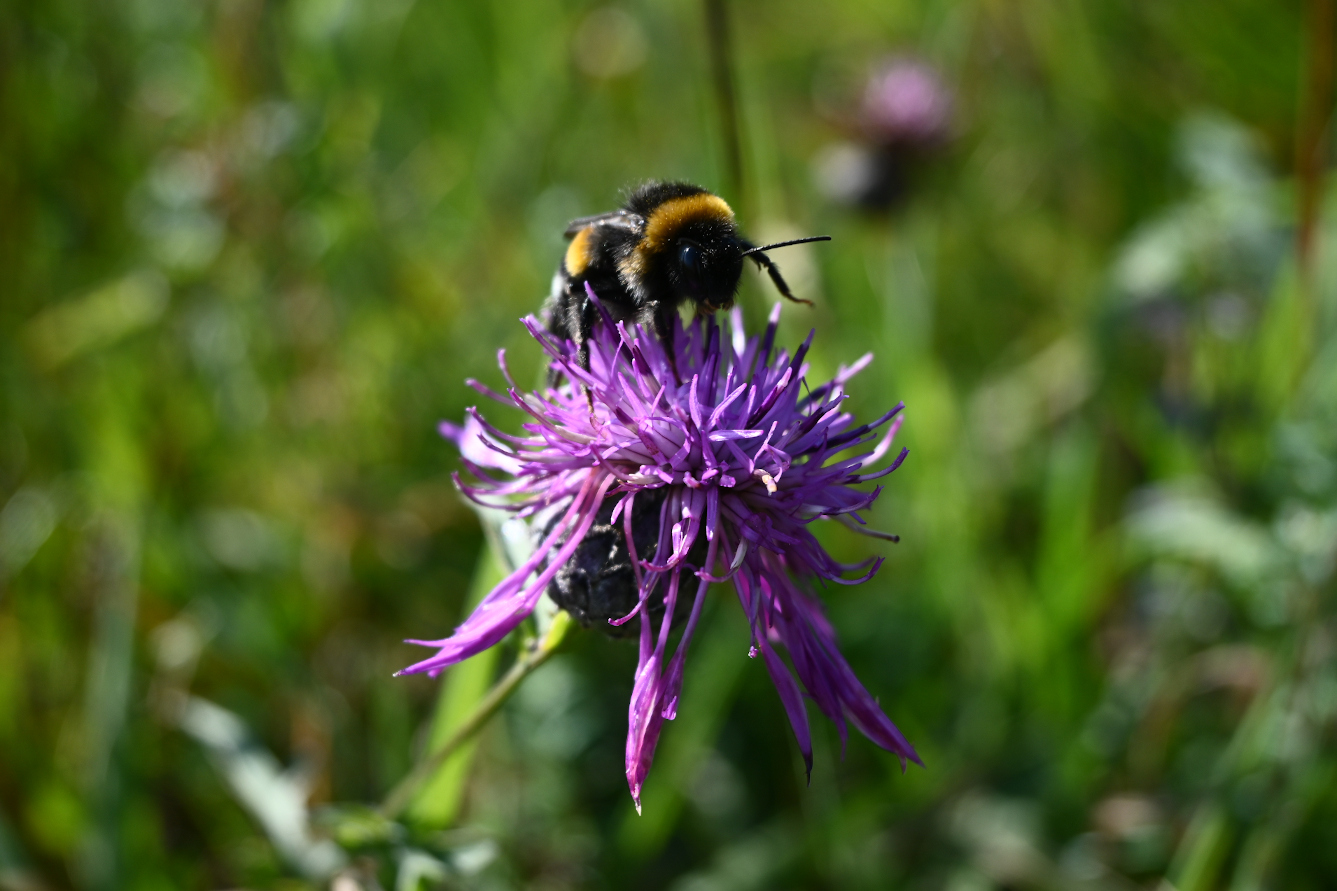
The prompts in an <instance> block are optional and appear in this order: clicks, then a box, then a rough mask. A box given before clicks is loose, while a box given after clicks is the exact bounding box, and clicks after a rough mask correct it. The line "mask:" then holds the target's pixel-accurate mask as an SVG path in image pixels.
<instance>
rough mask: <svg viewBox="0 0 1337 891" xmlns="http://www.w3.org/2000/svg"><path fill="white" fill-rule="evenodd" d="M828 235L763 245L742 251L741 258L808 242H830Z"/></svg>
mask: <svg viewBox="0 0 1337 891" xmlns="http://www.w3.org/2000/svg"><path fill="white" fill-rule="evenodd" d="M830 240H831V236H830V235H813V236H811V237H809V238H795V239H794V240H793V241H777V242H776V243H775V244H763V245H762V246H761V247H754V248H748V249H747V250H745V251H743V256H744V257H746V256H747V255H748V254H760V253H762V252H763V251H773V250H775V249H776V248H782V247H789V246H790V245H791V244H807V243H808V242H810V241H830Z"/></svg>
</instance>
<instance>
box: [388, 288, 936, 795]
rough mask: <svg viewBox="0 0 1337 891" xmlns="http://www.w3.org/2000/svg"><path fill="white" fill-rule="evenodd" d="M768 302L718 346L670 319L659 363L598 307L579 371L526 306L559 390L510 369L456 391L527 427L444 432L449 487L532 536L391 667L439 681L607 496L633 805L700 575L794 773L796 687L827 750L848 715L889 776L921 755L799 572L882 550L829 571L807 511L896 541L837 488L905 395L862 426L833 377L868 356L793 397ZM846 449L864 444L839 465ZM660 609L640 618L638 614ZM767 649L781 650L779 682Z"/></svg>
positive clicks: (643, 335)
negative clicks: (713, 591)
mask: <svg viewBox="0 0 1337 891" xmlns="http://www.w3.org/2000/svg"><path fill="white" fill-rule="evenodd" d="M779 312H780V308H779V306H777V307H776V309H775V312H774V313H773V314H772V316H771V319H770V324H769V326H768V327H767V329H766V332H765V334H764V335H763V336H762V337H760V338H746V337H744V335H743V333H742V330H741V324H740V317H739V316H738V315H737V314H735V315H734V316H733V318H732V319H731V324H730V328H731V329H732V338H731V339H730V340H728V341H726V340H725V338H724V337H723V334H722V331H721V328H720V327H719V326H718V325H717V324H716V323H715V322H714V320H713V319H708V320H703V319H700V318H698V319H697V320H696V321H694V322H693V323H692V324H691V325H689V326H687V327H686V328H684V327H682V325H681V324H680V323H676V322H675V324H676V325H677V327H676V330H675V337H674V338H673V339H672V340H671V341H670V342H671V343H672V344H675V345H676V346H675V347H674V353H673V355H672V356H670V355H669V353H668V352H667V351H666V348H665V346H664V345H663V344H662V343H661V342H660V341H659V340H658V339H657V338H655V337H654V336H653V335H651V334H649V333H647V332H646V331H644V330H642V329H640V328H637V327H634V326H628V325H626V324H625V323H619V324H617V325H614V324H613V323H612V321H611V320H610V319H608V318H607V317H606V316H605V319H604V321H605V324H604V325H602V326H596V331H595V334H594V336H593V338H592V340H591V343H590V368H589V370H585V369H583V368H581V367H580V366H579V364H578V363H577V361H576V358H575V357H576V348H575V346H574V344H571V343H569V342H567V341H562V340H558V339H556V338H554V337H553V336H552V335H551V334H549V333H548V332H546V331H545V330H544V329H543V326H542V325H541V324H540V323H539V322H538V321H537V320H536V319H534V318H533V317H530V318H527V319H525V325H526V326H527V327H528V329H529V331H530V333H531V334H532V335H533V337H534V338H535V340H537V341H538V342H539V343H540V344H541V345H542V346H543V348H544V350H545V351H546V352H547V353H548V355H549V356H550V357H551V360H552V363H553V365H554V367H555V368H556V369H558V370H559V371H561V372H562V373H564V374H565V375H566V377H567V379H568V382H567V383H565V384H563V385H561V386H559V387H557V388H549V389H547V390H544V391H542V392H533V393H525V392H522V391H521V390H520V389H519V388H518V387H516V386H515V384H514V382H513V381H511V379H510V376H509V372H507V380H508V381H509V382H511V386H510V387H509V388H508V390H507V394H506V395H505V396H503V395H501V394H497V393H493V392H491V391H488V390H487V389H486V388H484V387H482V386H481V385H479V384H477V383H476V382H471V384H472V385H473V386H474V387H475V388H477V389H479V390H480V391H481V392H483V393H485V394H486V395H489V396H491V397H493V398H495V399H497V400H499V401H502V402H507V403H513V404H514V405H516V406H518V407H519V408H521V409H523V410H524V411H525V412H527V413H528V414H529V415H531V416H532V418H533V420H532V421H531V422H529V423H526V424H524V425H523V429H524V433H523V434H522V435H518V436H515V435H510V434H506V433H503V432H502V431H500V430H497V429H496V428H494V427H491V426H490V425H489V424H488V423H487V422H486V421H485V420H484V419H483V417H482V415H481V414H480V413H479V412H478V411H477V409H471V410H470V416H469V419H468V420H467V421H466V423H465V425H464V426H463V427H462V428H461V427H458V426H456V425H453V424H443V425H442V432H443V434H445V435H446V436H447V437H448V438H450V439H452V440H453V441H454V442H455V443H456V444H457V445H458V446H459V447H460V451H461V453H462V455H463V459H464V464H465V467H466V469H467V470H468V471H469V472H470V473H471V474H472V475H473V477H474V478H475V482H473V483H471V484H465V483H462V482H460V481H459V478H458V477H457V483H458V484H459V486H460V489H461V490H462V491H463V492H464V493H465V494H466V495H467V496H468V497H469V498H471V499H473V500H475V501H477V502H478V503H480V504H484V505H487V506H489V507H501V508H505V509H508V510H511V511H514V512H515V514H516V515H518V516H520V517H524V518H531V519H533V521H534V524H533V525H534V527H535V528H536V529H543V530H546V531H545V533H544V535H543V536H542V538H543V540H542V541H541V542H540V543H539V544H538V547H537V549H536V551H535V553H534V555H533V557H532V558H530V560H529V561H528V562H526V563H525V564H523V565H521V566H520V567H518V568H517V569H516V570H515V572H513V573H512V574H511V575H510V576H508V577H507V578H506V579H504V580H503V581H502V582H501V583H500V584H499V585H498V586H497V587H496V588H495V589H494V590H493V591H492V592H491V593H490V594H488V595H487V597H486V598H484V600H483V601H482V602H481V603H480V604H479V606H478V607H477V608H476V609H475V610H474V612H473V614H472V615H470V616H469V618H468V619H467V620H466V621H465V622H464V623H463V624H462V625H460V626H459V627H458V628H457V629H456V631H455V634H454V635H452V636H451V637H448V638H445V639H443V640H433V641H411V642H412V643H418V644H422V645H424V646H432V647H438V648H439V650H438V652H437V653H436V654H435V655H434V656H432V657H431V658H429V659H425V660H423V661H422V662H419V663H417V664H415V665H412V666H410V667H409V668H406V669H405V670H404V672H403V673H413V672H428V673H430V674H432V675H436V674H437V673H439V672H440V671H442V670H443V669H445V668H447V667H449V666H451V665H454V664H455V663H457V662H459V661H461V660H463V659H466V658H468V657H469V656H472V655H474V654H475V653H478V652H480V651H482V650H484V649H486V648H488V647H490V646H492V645H493V644H496V643H497V642H499V641H500V640H502V638H504V637H505V636H506V635H507V634H508V633H509V632H510V631H511V630H512V629H513V628H515V627H516V626H517V625H518V624H519V623H520V622H521V621H522V620H523V619H524V618H525V617H526V616H527V615H529V613H530V612H531V611H532V610H533V609H534V607H535V605H536V604H537V603H538V600H539V598H540V597H541V596H542V594H543V592H544V591H545V590H546V589H547V587H548V585H549V583H550V582H551V580H552V579H553V578H554V576H555V575H556V574H557V573H558V572H559V570H560V569H561V568H562V567H563V565H564V564H565V563H566V562H567V561H568V560H569V559H570V558H571V556H572V555H573V554H574V553H575V552H576V549H577V547H578V545H579V544H580V542H581V541H582V539H583V538H584V536H585V535H586V533H587V532H589V530H590V528H591V527H592V525H593V524H594V523H595V520H596V514H597V513H598V511H599V509H600V507H601V506H602V505H603V503H604V500H605V498H609V499H615V500H616V506H615V507H614V508H613V510H612V515H611V523H612V525H614V526H617V525H618V524H619V523H621V524H622V528H623V530H624V534H625V539H626V546H627V547H628V548H629V549H630V551H631V554H630V557H631V564H632V567H633V570H634V572H635V578H636V587H637V591H638V598H639V602H638V603H636V605H635V606H634V607H633V608H632V609H631V611H630V613H629V614H628V615H627V616H625V617H623V618H621V619H616V620H613V621H614V622H615V623H618V624H621V623H623V622H626V621H628V620H630V619H632V618H634V617H636V616H637V614H639V621H640V656H639V661H638V664H637V670H636V677H635V684H634V687H633V691H632V696H631V703H630V708H629V721H628V723H629V726H628V733H627V752H626V770H627V782H628V784H629V786H630V788H631V794H632V797H633V799H634V800H635V801H636V807H637V809H638V810H639V809H640V794H641V786H642V783H643V781H644V779H645V776H646V774H647V772H648V771H649V767H650V762H651V759H652V757H653V754H654V749H655V744H656V742H657V741H658V738H659V732H660V728H661V726H662V723H663V721H664V720H665V719H668V720H672V719H673V717H674V716H675V714H676V711H677V703H678V695H679V691H680V689H681V686H682V677H683V664H684V660H685V658H686V654H687V649H688V645H689V644H690V642H691V639H692V635H693V632H694V631H695V628H696V625H697V621H698V619H699V617H700V614H701V608H702V604H703V602H704V598H705V593H706V589H707V588H708V587H709V585H710V584H711V583H712V582H724V581H731V582H732V583H733V586H734V589H735V590H736V592H737V594H738V598H739V601H740V602H741V604H742V607H743V609H744V611H745V613H746V614H747V616H748V619H749V622H750V624H751V628H752V648H751V652H750V655H752V656H756V655H758V654H759V655H761V656H762V657H763V661H764V663H765V665H766V669H767V671H768V672H769V674H770V676H771V679H772V681H773V682H774V683H775V686H776V689H777V691H778V692H779V694H780V698H781V700H782V702H783V704H784V707H785V710H786V712H787V713H788V715H789V720H790V723H791V724H792V726H793V730H794V735H795V737H796V738H797V740H798V743H799V747H800V749H801V750H802V753H803V758H804V761H805V762H806V764H807V767H808V772H809V774H811V771H812V745H811V738H810V734H809V728H808V716H807V711H806V707H805V705H804V702H803V694H804V693H806V694H807V696H808V697H810V698H811V699H813V700H814V701H815V702H816V703H817V706H818V708H819V709H821V711H822V713H823V714H825V715H826V716H827V717H828V718H830V719H831V720H832V721H834V722H835V723H836V725H837V726H838V727H839V728H840V733H841V740H842V744H843V742H844V740H845V736H846V722H847V721H848V722H850V723H853V724H854V726H855V727H857V728H858V729H859V730H860V731H861V732H863V733H864V735H866V736H867V737H868V738H869V739H871V740H872V741H873V742H874V743H876V744H877V745H879V746H881V747H883V748H885V749H887V750H889V751H891V752H894V753H896V754H897V755H899V756H900V758H901V766H902V769H904V767H905V762H906V759H909V760H913V761H914V762H916V763H922V762H920V761H919V758H918V756H917V755H916V754H915V751H914V748H913V747H912V746H911V745H910V744H909V743H908V742H907V741H906V740H905V737H904V736H902V735H901V733H900V731H899V730H897V729H896V726H895V725H894V724H892V722H891V721H890V720H889V719H888V718H887V716H886V715H885V714H883V712H882V710H881V708H880V707H879V706H878V704H877V701H876V700H875V699H874V698H873V697H872V695H870V694H869V693H868V691H867V690H865V689H864V687H863V686H862V685H861V684H860V683H859V681H858V679H857V678H856V677H855V676H854V673H853V671H852V670H851V669H850V667H849V665H848V664H847V663H846V662H845V660H844V658H843V657H842V656H841V655H840V651H839V650H838V648H837V646H836V637H835V633H834V630H833V629H832V627H831V625H830V623H829V622H828V621H827V619H826V617H825V616H824V615H823V612H822V607H821V604H820V602H819V601H818V600H817V599H816V597H814V596H813V595H812V594H811V593H809V591H808V588H809V587H810V583H811V582H813V581H818V582H820V581H830V582H836V583H839V584H857V583H859V582H862V581H865V580H867V579H868V578H870V577H871V576H872V575H873V574H874V573H875V572H876V571H877V569H878V568H879V567H880V566H881V564H882V558H880V557H879V558H870V559H869V560H867V561H865V562H863V563H860V564H857V565H853V566H850V565H844V564H841V563H838V562H836V561H835V560H834V559H833V558H832V557H831V556H830V555H829V554H828V553H827V552H826V551H825V549H823V547H822V546H821V544H820V543H819V542H818V541H817V539H816V538H814V537H813V535H812V533H811V532H810V531H809V529H808V524H809V523H811V522H812V521H813V520H817V519H826V518H832V519H836V520H837V521H840V522H842V523H844V524H845V525H847V526H849V527H851V528H853V529H856V530H858V531H861V532H867V534H870V535H873V536H875V537H882V538H888V539H891V540H895V537H894V536H887V535H884V534H882V533H876V532H868V531H867V530H865V529H863V528H862V527H863V524H864V520H863V519H862V518H861V517H860V516H859V513H858V512H859V511H860V510H863V509H864V508H867V507H868V506H869V505H871V504H872V503H873V501H874V500H875V499H876V498H877V496H878V494H879V493H880V492H881V488H880V487H877V488H874V489H873V490H872V491H861V490H859V489H856V488H854V484H857V483H864V482H867V481H870V480H873V479H877V478H879V477H882V476H885V475H887V474H889V473H891V472H892V471H894V470H895V469H896V468H897V467H899V466H900V464H901V462H902V461H903V460H904V459H905V456H906V451H905V450H902V451H901V452H900V453H899V455H898V456H897V457H896V458H895V460H893V461H892V462H891V463H890V464H889V465H888V466H886V467H884V468H883V469H881V470H877V471H874V472H866V473H861V472H860V471H861V470H862V469H863V468H864V467H869V466H872V465H873V464H875V463H876V462H878V461H880V460H881V459H882V458H883V457H884V456H885V455H886V454H887V452H888V450H889V449H890V447H891V441H892V438H893V436H894V435H895V433H896V430H897V428H898V427H899V426H900V418H898V417H897V415H898V414H899V412H900V410H901V408H902V406H900V405H897V406H896V407H895V408H893V409H892V410H891V411H889V412H887V413H886V414H885V415H883V416H882V417H881V418H879V419H878V420H877V421H876V422H874V423H872V424H862V425H858V424H855V421H854V418H853V416H852V415H850V414H849V413H847V412H844V411H842V410H841V407H840V406H841V403H842V402H843V401H844V400H845V398H846V395H845V391H844V387H845V384H846V382H847V381H848V380H849V379H850V378H851V377H853V376H854V375H855V374H856V373H857V372H858V371H859V370H860V369H862V368H863V367H865V366H866V365H867V364H868V362H869V361H871V358H872V357H871V355H869V356H865V357H863V358H862V359H860V360H859V361H858V362H856V363H855V364H854V365H853V366H851V367H848V368H846V367H842V368H841V369H840V370H839V371H838V372H837V374H836V376H835V379H834V380H832V381H831V382H829V383H826V384H823V385H821V386H819V387H816V388H813V389H808V388H807V386H806V382H805V374H806V371H807V365H806V364H805V363H804V357H805V355H806V354H807V351H808V347H809V344H810V343H811V341H812V335H811V334H810V335H809V337H808V340H807V341H805V342H804V344H803V345H802V346H801V347H800V348H799V350H798V351H797V353H796V354H795V355H794V356H793V357H790V356H789V355H788V353H787V352H785V351H784V350H778V351H777V350H775V349H774V341H775V334H776V325H777V322H778V320H779ZM502 368H503V371H505V369H506V366H505V361H504V356H502ZM878 428H884V429H883V430H882V431H881V432H880V433H879V432H877V431H878ZM862 446H869V448H867V450H866V451H864V452H862V453H859V454H854V455H849V456H846V457H838V456H839V455H840V454H842V453H846V452H848V451H849V450H852V449H857V448H859V447H862ZM638 497H640V498H656V499H660V498H662V506H661V507H660V508H659V535H658V538H657V544H655V545H654V546H653V553H646V554H637V553H636V541H637V538H636V537H635V536H633V534H632V515H633V510H634V505H635V501H636V499H637V498H638ZM703 536H704V540H705V548H704V558H702V557H701V556H700V555H701V553H702V549H701V548H700V547H698V548H696V549H695V550H693V545H694V544H696V543H697V540H698V538H701V537H703ZM642 538H643V536H642ZM695 560H700V562H701V565H696V564H695V562H694V561H695ZM860 571H862V574H860V575H858V576H857V577H855V578H846V577H845V574H846V573H854V572H860ZM693 580H694V581H695V585H696V590H695V593H694V594H693V595H692V596H693V600H692V604H691V610H690V613H689V614H688V616H687V619H686V623H685V626H684V627H683V631H682V636H681V639H680V641H679V643H678V646H677V648H676V649H675V650H674V652H673V653H672V655H671V656H670V655H669V653H668V644H669V636H670V631H671V629H672V626H673V624H674V622H673V617H674V615H675V607H677V606H678V602H679V598H681V597H684V596H685V591H684V588H683V585H684V582H686V583H688V584H691V583H692V581H693ZM661 606H662V613H661V614H660V618H659V619H658V622H657V624H658V627H657V628H656V627H655V625H656V621H655V619H654V617H652V616H651V612H652V609H655V611H656V612H657V613H658V612H659V610H658V608H659V607H661ZM777 644H780V645H783V647H784V649H785V651H787V652H788V654H789V658H790V661H791V662H792V664H793V673H791V672H790V670H789V668H788V667H786V665H785V663H784V661H783V660H782V659H781V657H780V655H779V653H778V652H777V650H776V648H775V647H776V645H777ZM794 673H796V674H797V675H798V680H797V682H796V681H795V678H794ZM800 684H801V688H800Z"/></svg>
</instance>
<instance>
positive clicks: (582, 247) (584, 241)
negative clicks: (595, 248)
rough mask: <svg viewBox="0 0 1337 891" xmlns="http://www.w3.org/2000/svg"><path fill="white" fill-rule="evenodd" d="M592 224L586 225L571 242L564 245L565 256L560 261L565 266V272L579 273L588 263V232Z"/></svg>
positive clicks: (572, 274) (570, 273)
mask: <svg viewBox="0 0 1337 891" xmlns="http://www.w3.org/2000/svg"><path fill="white" fill-rule="evenodd" d="M592 229H593V227H592V226H586V227H585V228H584V229H581V230H580V231H579V232H577V233H576V237H575V238H573V239H571V243H570V244H569V245H567V247H566V258H565V259H564V260H563V261H562V263H563V265H565V266H566V274H567V275H571V276H575V275H580V274H581V273H582V272H584V271H585V270H586V269H587V268H588V267H589V265H590V232H591V230H592Z"/></svg>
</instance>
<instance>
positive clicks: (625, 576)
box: [536, 489, 707, 637]
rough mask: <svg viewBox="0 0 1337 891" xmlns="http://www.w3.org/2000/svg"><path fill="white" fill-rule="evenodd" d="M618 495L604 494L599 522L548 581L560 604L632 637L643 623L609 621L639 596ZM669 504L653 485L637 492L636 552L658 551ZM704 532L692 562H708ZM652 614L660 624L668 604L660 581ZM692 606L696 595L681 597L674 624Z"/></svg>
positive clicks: (587, 621)
mask: <svg viewBox="0 0 1337 891" xmlns="http://www.w3.org/2000/svg"><path fill="white" fill-rule="evenodd" d="M616 503H617V499H616V498H605V499H604V502H603V504H601V505H599V512H598V514H596V516H595V520H594V525H593V526H591V527H590V531H589V532H588V533H586V534H585V537H584V538H583V539H582V540H581V542H580V544H579V545H577V546H576V551H575V553H574V554H572V555H571V557H570V559H568V560H567V561H566V563H565V565H563V566H562V568H561V569H559V570H558V571H557V574H556V575H555V576H554V577H553V579H552V581H551V582H549V583H548V596H549V597H550V598H552V602H553V603H555V604H557V606H559V607H561V608H562V609H564V610H566V611H567V612H568V613H570V614H571V616H572V618H574V619H575V620H576V621H577V622H579V623H580V624H581V625H584V626H585V627H586V628H597V629H598V630H600V631H602V632H603V633H604V634H607V635H608V636H609V637H631V636H635V635H636V634H638V633H639V632H640V624H639V623H637V622H628V623H626V624H623V625H612V624H609V620H611V619H619V618H621V617H623V616H625V615H627V614H628V613H630V612H631V611H632V610H633V609H634V608H635V607H636V604H637V603H638V602H639V601H640V593H639V592H638V591H637V589H636V571H635V569H633V568H632V565H631V554H630V553H629V551H628V549H627V535H626V530H625V526H624V524H623V521H622V520H621V519H619V520H618V522H617V523H613V522H612V516H613V508H614V506H615V505H616ZM663 505H664V490H662V489H651V490H650V491H648V492H645V493H643V494H640V495H637V496H636V500H635V501H634V502H633V503H632V509H631V540H632V544H634V545H635V546H636V555H637V557H638V558H640V559H642V560H644V559H646V558H649V557H653V556H654V555H655V549H656V548H657V546H658V544H659V515H660V511H661V508H662V507H663ZM558 519H559V517H556V516H555V517H553V518H552V520H550V521H549V522H548V523H547V527H546V528H545V529H544V531H543V534H542V536H540V537H538V538H537V539H536V540H537V541H542V540H543V538H546V537H547V536H548V535H549V534H550V533H551V532H552V529H553V527H554V526H556V525H557V521H558ZM706 554H707V552H706V541H705V536H704V535H702V536H698V537H697V540H696V541H695V542H694V543H693V544H692V547H691V549H689V550H688V552H687V557H686V560H687V562H688V563H690V564H692V565H693V566H697V567H704V566H705V561H706ZM646 607H647V608H648V609H649V618H650V619H651V620H652V621H653V622H654V623H655V624H656V626H657V625H658V624H659V622H660V620H661V619H662V618H663V615H664V610H665V608H666V604H665V603H664V588H663V587H662V586H661V587H660V589H659V590H658V591H656V592H655V594H654V596H652V597H651V598H650V600H649V601H648V602H647V603H646ZM691 611H692V598H690V597H681V598H679V600H678V602H677V606H676V608H675V609H674V610H673V627H675V628H676V627H678V626H679V625H681V624H682V623H683V622H685V621H686V620H687V616H688V615H689V614H690V613H691Z"/></svg>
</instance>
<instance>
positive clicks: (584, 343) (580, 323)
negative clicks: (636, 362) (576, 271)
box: [572, 296, 599, 415]
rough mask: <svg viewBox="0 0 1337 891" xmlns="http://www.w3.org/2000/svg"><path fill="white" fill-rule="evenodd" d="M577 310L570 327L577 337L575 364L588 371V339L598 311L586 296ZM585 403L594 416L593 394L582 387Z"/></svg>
mask: <svg viewBox="0 0 1337 891" xmlns="http://www.w3.org/2000/svg"><path fill="white" fill-rule="evenodd" d="M578 306H579V309H578V310H576V311H575V312H573V313H572V315H575V316H576V320H575V322H576V324H574V325H572V328H573V330H575V331H577V332H578V334H579V336H578V337H577V338H576V343H577V344H579V346H578V347H577V350H576V364H577V365H579V366H580V367H581V369H582V370H584V371H589V370H590V338H591V337H593V336H594V326H595V325H596V324H598V322H599V310H598V308H597V307H596V306H595V305H594V301H592V300H590V298H589V297H587V296H582V297H581V298H580V302H579V304H578ZM584 390H585V401H586V402H588V403H589V406H590V414H591V415H592V414H594V393H593V392H592V391H591V390H590V388H589V387H584Z"/></svg>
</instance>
